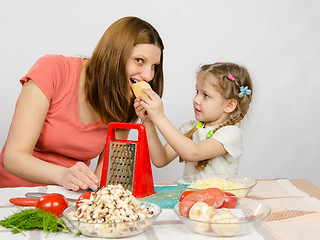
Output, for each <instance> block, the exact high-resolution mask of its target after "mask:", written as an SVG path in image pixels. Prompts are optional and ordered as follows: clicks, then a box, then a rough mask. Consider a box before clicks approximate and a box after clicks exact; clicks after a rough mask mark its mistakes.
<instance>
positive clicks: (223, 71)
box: [185, 62, 252, 170]
mask: <svg viewBox="0 0 320 240" xmlns="http://www.w3.org/2000/svg"><path fill="white" fill-rule="evenodd" d="M230 75H231V76H230ZM210 76H212V77H210ZM207 79H210V81H211V83H212V84H213V86H214V87H215V89H216V90H217V91H218V92H219V93H220V94H221V95H222V96H223V97H224V98H225V99H228V100H229V99H235V100H237V106H236V108H235V109H234V111H233V112H232V113H231V114H230V118H229V119H228V120H227V121H226V122H224V123H222V124H221V125H219V126H218V127H217V128H215V129H214V130H213V133H215V132H216V131H218V130H219V129H220V128H222V127H224V126H227V125H235V124H236V123H239V122H240V121H241V120H242V119H243V118H244V116H245V115H246V114H247V112H248V109H249V104H250V102H251V99H252V81H251V77H250V75H249V72H248V71H247V69H246V68H245V67H242V66H239V65H237V64H234V63H230V62H218V63H214V64H206V65H203V66H201V68H200V70H199V71H198V73H197V81H205V80H207ZM246 86H247V87H248V89H249V90H250V91H251V94H243V96H241V95H240V96H239V93H240V92H241V91H240V87H246ZM196 130H197V128H196V127H194V128H192V129H191V130H190V131H189V132H187V133H186V134H185V135H186V136H187V137H189V138H191V139H192V136H193V133H194V132H195V131H196ZM208 162H209V160H208V159H207V160H202V161H199V162H198V163H197V165H196V169H198V170H202V169H204V168H205V167H206V165H207V164H208Z"/></svg>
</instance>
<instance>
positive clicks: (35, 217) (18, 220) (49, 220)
mask: <svg viewBox="0 0 320 240" xmlns="http://www.w3.org/2000/svg"><path fill="white" fill-rule="evenodd" d="M0 225H1V226H3V227H5V228H12V230H11V231H12V233H14V234H17V233H22V234H23V235H25V234H24V233H23V231H27V230H33V229H43V231H44V232H48V234H49V233H57V232H69V233H70V232H71V230H70V229H69V228H68V227H67V226H66V224H65V222H64V221H63V219H62V218H58V217H57V216H56V215H54V214H52V213H50V212H46V211H43V210H41V209H37V210H35V209H32V208H30V209H25V210H21V211H19V212H16V213H14V214H12V215H10V216H9V217H7V218H5V219H3V220H0Z"/></svg>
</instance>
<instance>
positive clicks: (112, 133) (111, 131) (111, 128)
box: [107, 122, 145, 142]
mask: <svg viewBox="0 0 320 240" xmlns="http://www.w3.org/2000/svg"><path fill="white" fill-rule="evenodd" d="M116 129H136V130H138V133H139V138H142V139H141V141H145V139H144V136H143V134H142V133H143V132H144V131H145V128H144V125H142V124H138V123H122V122H112V123H110V124H109V125H108V134H107V141H115V140H117V138H116ZM120 141H121V140H120ZM123 141H126V142H128V141H130V142H135V141H133V140H123Z"/></svg>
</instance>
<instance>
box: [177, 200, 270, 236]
mask: <svg viewBox="0 0 320 240" xmlns="http://www.w3.org/2000/svg"><path fill="white" fill-rule="evenodd" d="M185 199H187V198H185ZM237 201H238V204H237V206H236V207H234V208H215V207H212V206H211V205H210V203H209V204H208V203H206V202H203V201H199V202H195V203H194V204H193V205H192V207H191V208H190V209H188V212H185V211H184V210H185V206H184V205H185V204H188V202H187V203H186V202H185V201H184V200H183V201H181V202H179V203H177V204H176V205H175V207H174V212H175V213H176V215H177V216H178V217H179V218H180V220H181V221H182V223H183V224H184V225H185V226H186V227H187V228H188V229H190V230H192V231H193V232H196V233H199V234H204V235H210V236H216V237H233V236H241V235H245V234H249V233H251V232H252V231H254V230H255V229H256V230H258V229H259V228H260V227H261V223H262V222H263V221H264V220H265V219H266V218H267V217H268V216H269V215H270V213H271V208H270V207H269V206H268V205H266V204H264V203H262V202H260V201H258V200H254V199H249V198H238V200H237Z"/></svg>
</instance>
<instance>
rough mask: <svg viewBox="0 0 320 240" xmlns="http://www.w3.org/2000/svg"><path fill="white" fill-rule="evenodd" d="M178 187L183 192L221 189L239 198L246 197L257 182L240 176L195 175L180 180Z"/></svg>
mask: <svg viewBox="0 0 320 240" xmlns="http://www.w3.org/2000/svg"><path fill="white" fill-rule="evenodd" d="M176 183H177V185H178V186H179V187H180V188H181V189H182V190H183V191H190V190H200V189H206V188H220V189H221V190H222V191H224V192H230V193H233V194H234V195H236V196H237V197H245V196H247V195H248V193H249V192H250V190H251V189H252V188H253V187H254V186H255V185H256V184H257V182H256V180H255V179H253V178H249V177H244V176H239V175H223V174H195V175H189V176H184V177H181V178H179V179H178V180H177V181H176Z"/></svg>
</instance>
